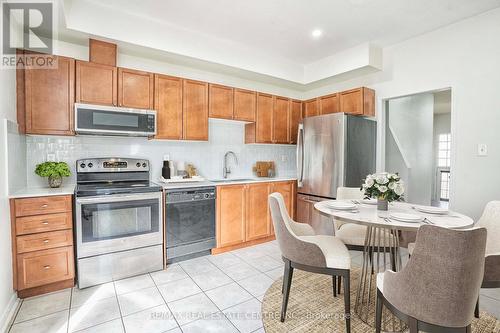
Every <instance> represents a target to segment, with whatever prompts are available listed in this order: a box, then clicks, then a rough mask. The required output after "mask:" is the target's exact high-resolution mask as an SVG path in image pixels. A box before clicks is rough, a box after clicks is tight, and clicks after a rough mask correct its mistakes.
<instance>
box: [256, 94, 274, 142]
mask: <svg viewBox="0 0 500 333" xmlns="http://www.w3.org/2000/svg"><path fill="white" fill-rule="evenodd" d="M272 117H273V96H272V95H267V94H261V93H257V119H256V124H255V141H256V142H258V143H272V142H273V119H272Z"/></svg>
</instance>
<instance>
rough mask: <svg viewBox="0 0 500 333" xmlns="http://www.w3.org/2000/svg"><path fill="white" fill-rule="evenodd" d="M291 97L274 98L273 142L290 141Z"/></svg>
mask: <svg viewBox="0 0 500 333" xmlns="http://www.w3.org/2000/svg"><path fill="white" fill-rule="evenodd" d="M289 109H290V99H288V98H284V97H275V98H274V107H273V119H272V121H273V143H288V117H289Z"/></svg>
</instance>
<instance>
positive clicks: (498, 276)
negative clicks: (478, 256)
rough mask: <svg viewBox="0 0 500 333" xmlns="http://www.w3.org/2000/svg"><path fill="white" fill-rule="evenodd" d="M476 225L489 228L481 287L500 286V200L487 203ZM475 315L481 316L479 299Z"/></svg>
mask: <svg viewBox="0 0 500 333" xmlns="http://www.w3.org/2000/svg"><path fill="white" fill-rule="evenodd" d="M476 226H478V227H483V228H486V230H488V237H487V239H486V252H485V256H486V257H485V261H484V277H483V282H482V284H481V288H500V201H491V202H489V203H488V204H487V205H486V207H485V208H484V211H483V215H482V216H481V218H480V219H479V221H477V224H476ZM474 315H475V316H476V317H477V318H479V299H478V302H477V304H476V310H475V311H474Z"/></svg>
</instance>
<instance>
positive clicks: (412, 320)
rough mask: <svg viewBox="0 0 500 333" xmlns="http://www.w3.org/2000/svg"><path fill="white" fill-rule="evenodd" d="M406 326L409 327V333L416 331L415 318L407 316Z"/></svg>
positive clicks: (416, 332) (416, 323)
mask: <svg viewBox="0 0 500 333" xmlns="http://www.w3.org/2000/svg"><path fill="white" fill-rule="evenodd" d="M408 326H409V328H410V333H418V321H417V320H416V319H415V318H413V317H410V318H409V320H408Z"/></svg>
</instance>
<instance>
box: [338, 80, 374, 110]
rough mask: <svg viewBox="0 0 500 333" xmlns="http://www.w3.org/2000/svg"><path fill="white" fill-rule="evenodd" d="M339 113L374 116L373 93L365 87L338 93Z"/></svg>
mask: <svg viewBox="0 0 500 333" xmlns="http://www.w3.org/2000/svg"><path fill="white" fill-rule="evenodd" d="M339 95H340V112H345V113H348V114H354V115H365V116H375V91H374V90H372V89H368V88H365V87H361V88H356V89H352V90H347V91H343V92H341V93H339Z"/></svg>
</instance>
